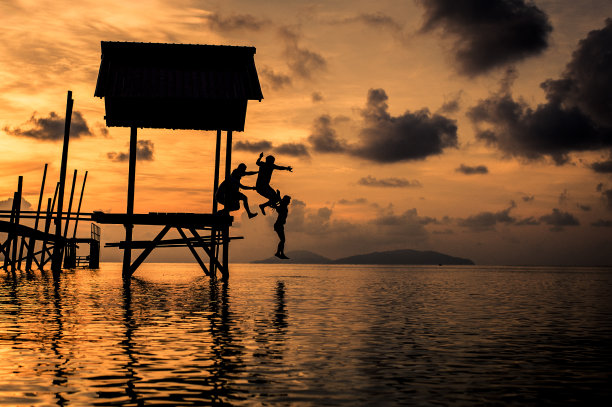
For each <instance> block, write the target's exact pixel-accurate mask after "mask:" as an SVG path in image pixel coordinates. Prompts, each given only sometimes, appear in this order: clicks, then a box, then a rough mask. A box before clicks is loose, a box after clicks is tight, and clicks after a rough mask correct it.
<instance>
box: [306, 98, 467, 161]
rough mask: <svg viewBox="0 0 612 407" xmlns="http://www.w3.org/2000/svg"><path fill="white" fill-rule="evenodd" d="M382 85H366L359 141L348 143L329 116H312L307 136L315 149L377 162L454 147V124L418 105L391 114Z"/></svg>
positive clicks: (422, 156)
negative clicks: (371, 87) (308, 135)
mask: <svg viewBox="0 0 612 407" xmlns="http://www.w3.org/2000/svg"><path fill="white" fill-rule="evenodd" d="M387 100H388V97H387V94H386V93H385V91H384V90H383V89H370V90H369V91H368V98H367V102H366V107H365V108H364V109H362V110H361V116H362V118H363V125H362V128H361V130H360V131H359V141H358V142H357V143H354V144H349V143H348V142H347V141H346V140H344V139H342V138H340V137H339V136H338V135H337V133H336V131H335V129H334V128H333V127H332V118H331V117H330V116H328V115H323V116H320V117H318V118H317V119H315V122H314V130H313V133H312V134H311V135H310V137H309V138H308V141H309V142H310V143H311V144H312V146H313V148H314V150H315V151H318V152H323V153H346V154H350V155H354V156H358V157H362V158H365V159H368V160H371V161H375V162H378V163H395V162H400V161H410V160H423V159H425V158H427V157H428V156H430V155H437V154H442V152H443V150H444V149H445V148H451V147H453V148H456V147H457V124H456V122H455V121H454V120H452V119H448V118H446V117H444V116H442V115H439V114H433V115H432V114H430V113H429V110H427V109H421V110H418V111H416V112H414V113H412V112H409V111H407V112H405V113H404V114H403V115H400V116H391V114H389V111H388V110H389V106H388V105H387Z"/></svg>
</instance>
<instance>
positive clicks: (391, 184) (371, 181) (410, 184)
mask: <svg viewBox="0 0 612 407" xmlns="http://www.w3.org/2000/svg"><path fill="white" fill-rule="evenodd" d="M357 183H358V184H359V185H363V186H366V187H385V188H415V187H416V188H420V187H422V186H423V185H421V183H420V182H419V181H417V180H412V181H410V180H408V179H406V178H381V179H378V178H374V177H372V176H371V175H368V176H367V177H364V178H361V179H360V180H359V181H357Z"/></svg>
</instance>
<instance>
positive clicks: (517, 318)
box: [0, 263, 612, 406]
mask: <svg viewBox="0 0 612 407" xmlns="http://www.w3.org/2000/svg"><path fill="white" fill-rule="evenodd" d="M232 267H233V268H232V270H231V273H232V275H231V279H230V282H229V283H228V284H223V283H221V282H217V283H214V282H213V283H211V282H210V280H209V279H208V278H206V277H204V276H203V275H202V274H201V271H199V270H198V268H197V266H196V265H193V264H146V265H144V266H143V267H141V269H139V271H138V273H137V274H136V275H135V276H136V278H135V279H134V280H132V284H131V287H130V288H125V287H124V286H123V284H122V281H121V271H120V265H119V264H113V263H107V264H103V265H102V268H101V269H100V270H95V271H92V270H77V271H71V272H66V273H64V274H63V275H62V276H61V279H59V280H58V281H53V278H52V276H51V275H49V274H46V273H44V274H41V273H40V272H36V273H34V274H32V275H26V274H25V273H17V275H14V276H12V275H11V274H10V273H4V272H2V274H1V275H0V404H2V405H28V406H29V405H34V406H43V405H44V406H48V405H62V406H63V405H133V406H139V405H172V406H175V405H177V406H178V405H209V404H214V405H312V406H314V405H317V406H318V405H350V406H353V405H362V406H363V405H425V406H427V405H432V406H434V405H435V406H440V405H466V406H474V405H483V406H484V405H486V406H490V405H521V406H523V405H572V404H575V405H589V404H590V405H611V402H612V298H611V294H612V269H609V268H608V269H604V268H551V267H546V268H544V267H538V268H533V267H529V268H528V267H475V266H461V267H419V266H395V267H387V266H318V265H316V266H313V265H286V266H285V265H252V264H235V265H233V266H232ZM592 403H594V404H592Z"/></svg>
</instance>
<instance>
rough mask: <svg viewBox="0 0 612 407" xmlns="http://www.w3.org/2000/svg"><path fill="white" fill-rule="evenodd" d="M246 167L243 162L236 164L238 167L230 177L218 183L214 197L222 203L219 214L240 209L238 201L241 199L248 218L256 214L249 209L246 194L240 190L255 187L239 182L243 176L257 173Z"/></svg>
mask: <svg viewBox="0 0 612 407" xmlns="http://www.w3.org/2000/svg"><path fill="white" fill-rule="evenodd" d="M246 168H247V167H246V165H245V164H240V165H238V167H237V168H236V169H235V170H234V171H232V174H231V175H230V177H229V178H228V179H226V180H225V181H223V182H222V183H221V185H219V189H218V190H217V194H216V195H215V199H216V200H217V202H219V203H220V204H222V205H223V209H221V210H220V211H219V213H220V214H227V215H229V213H230V212H232V211H237V210H238V209H240V201H242V204H243V206H244V209H245V210H246V212H247V214H248V215H249V219H251V218H254V217H255V216H257V213H255V212H251V209H249V201H248V198H247V197H246V195H244V194H243V193H242V192H240V188H242V189H256V188H255V187H248V186H246V185H242V184H241V183H240V180H241V179H242V177H243V176H245V175H254V174H257V171H247V170H246Z"/></svg>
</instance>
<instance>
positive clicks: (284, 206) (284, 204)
mask: <svg viewBox="0 0 612 407" xmlns="http://www.w3.org/2000/svg"><path fill="white" fill-rule="evenodd" d="M290 202H291V197H290V196H289V195H285V196H284V197H283V199H281V201H280V202H278V203H276V204H274V205H273V206H272V207H273V208H274V209H276V212H278V218H276V222H274V231H275V232H276V234H277V235H278V238H279V242H278V248H277V249H276V253H275V254H274V255H275V256H276V257H278V258H279V259H288V258H289V257H287V256H285V223H286V222H287V213H288V212H289V209H288V206H289V203H290Z"/></svg>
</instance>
